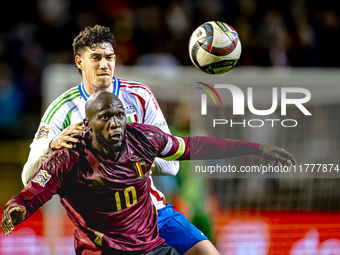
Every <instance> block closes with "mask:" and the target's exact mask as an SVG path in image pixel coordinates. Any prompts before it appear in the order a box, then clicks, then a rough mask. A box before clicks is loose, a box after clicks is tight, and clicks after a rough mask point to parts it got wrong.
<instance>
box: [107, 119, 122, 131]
mask: <svg viewBox="0 0 340 255" xmlns="http://www.w3.org/2000/svg"><path fill="white" fill-rule="evenodd" d="M109 127H110V129H115V128H118V127H120V123H119V121H118V120H117V119H116V118H115V117H112V118H111V119H110V126H109Z"/></svg>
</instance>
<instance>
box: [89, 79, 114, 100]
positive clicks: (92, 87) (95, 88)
mask: <svg viewBox="0 0 340 255" xmlns="http://www.w3.org/2000/svg"><path fill="white" fill-rule="evenodd" d="M84 88H85V91H86V93H87V94H88V95H89V96H91V95H92V94H94V93H96V92H98V91H104V90H105V91H108V92H112V91H113V87H112V82H111V83H110V85H109V86H95V85H93V84H91V83H90V82H88V81H86V80H85V79H84Z"/></svg>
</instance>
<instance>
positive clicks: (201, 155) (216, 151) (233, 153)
mask: <svg viewBox="0 0 340 255" xmlns="http://www.w3.org/2000/svg"><path fill="white" fill-rule="evenodd" d="M165 136H166V140H167V143H166V145H165V146H164V148H163V150H161V151H160V153H159V154H158V155H157V156H158V157H161V158H163V159H165V160H195V159H200V160H209V159H222V158H231V157H238V156H244V155H261V151H260V145H259V144H258V143H252V142H245V141H239V140H231V139H221V138H216V137H203V136H195V137H174V136H172V135H168V134H165Z"/></svg>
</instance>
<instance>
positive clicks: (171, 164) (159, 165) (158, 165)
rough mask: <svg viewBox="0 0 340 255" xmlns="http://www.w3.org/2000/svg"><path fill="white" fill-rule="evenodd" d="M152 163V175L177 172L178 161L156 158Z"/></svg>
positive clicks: (168, 174) (174, 173)
mask: <svg viewBox="0 0 340 255" xmlns="http://www.w3.org/2000/svg"><path fill="white" fill-rule="evenodd" d="M153 163H154V164H155V167H154V168H153V169H152V175H159V176H175V175H176V174H177V173H178V170H179V163H178V161H166V160H164V159H161V158H156V159H155V161H154V162H153Z"/></svg>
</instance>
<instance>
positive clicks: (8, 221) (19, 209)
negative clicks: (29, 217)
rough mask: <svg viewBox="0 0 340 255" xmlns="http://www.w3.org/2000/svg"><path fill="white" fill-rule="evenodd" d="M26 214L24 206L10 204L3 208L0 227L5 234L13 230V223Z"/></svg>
mask: <svg viewBox="0 0 340 255" xmlns="http://www.w3.org/2000/svg"><path fill="white" fill-rule="evenodd" d="M25 215H26V208H25V207H24V206H22V205H12V206H9V207H7V208H6V210H4V214H3V215H2V222H1V229H2V232H3V233H4V234H5V235H6V236H7V235H9V234H10V233H12V231H13V230H14V225H13V224H15V223H16V222H17V220H18V219H21V218H22V217H24V216H25Z"/></svg>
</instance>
